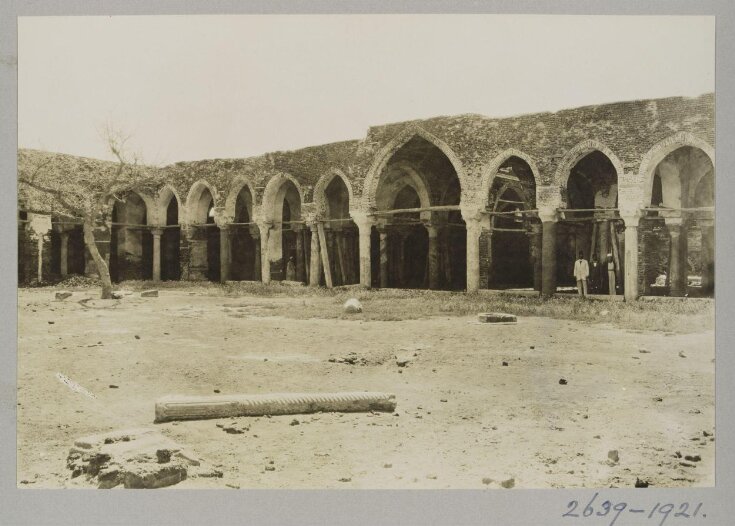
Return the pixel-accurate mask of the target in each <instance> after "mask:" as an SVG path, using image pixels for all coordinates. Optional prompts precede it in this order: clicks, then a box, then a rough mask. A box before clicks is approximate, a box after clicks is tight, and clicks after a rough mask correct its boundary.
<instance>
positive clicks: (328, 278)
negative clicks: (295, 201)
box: [317, 223, 333, 289]
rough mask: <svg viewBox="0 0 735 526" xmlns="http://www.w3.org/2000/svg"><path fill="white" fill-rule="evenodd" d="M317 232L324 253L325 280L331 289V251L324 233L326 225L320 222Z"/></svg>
mask: <svg viewBox="0 0 735 526" xmlns="http://www.w3.org/2000/svg"><path fill="white" fill-rule="evenodd" d="M317 232H318V233H319V248H320V249H321V254H322V267H324V281H325V282H326V284H327V288H328V289H331V288H332V287H333V284H332V270H331V269H330V268H329V251H328V250H327V237H326V236H325V235H324V225H323V224H322V223H319V224H318V225H317Z"/></svg>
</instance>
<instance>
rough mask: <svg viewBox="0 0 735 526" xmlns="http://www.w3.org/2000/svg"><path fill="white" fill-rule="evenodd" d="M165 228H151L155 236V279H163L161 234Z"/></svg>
mask: <svg viewBox="0 0 735 526" xmlns="http://www.w3.org/2000/svg"><path fill="white" fill-rule="evenodd" d="M162 234H163V228H151V235H152V236H153V281H161V235H162Z"/></svg>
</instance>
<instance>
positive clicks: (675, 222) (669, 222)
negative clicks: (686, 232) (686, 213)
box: [664, 217, 684, 232]
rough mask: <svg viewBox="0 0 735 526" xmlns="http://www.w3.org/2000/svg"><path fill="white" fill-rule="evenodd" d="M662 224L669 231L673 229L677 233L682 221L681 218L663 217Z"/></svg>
mask: <svg viewBox="0 0 735 526" xmlns="http://www.w3.org/2000/svg"><path fill="white" fill-rule="evenodd" d="M664 222H665V223H666V226H667V227H669V229H673V230H676V231H677V232H678V231H679V229H680V228H681V225H682V223H683V222H684V220H683V219H682V218H681V217H665V218H664Z"/></svg>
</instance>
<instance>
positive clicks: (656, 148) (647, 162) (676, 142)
mask: <svg viewBox="0 0 735 526" xmlns="http://www.w3.org/2000/svg"><path fill="white" fill-rule="evenodd" d="M684 146H691V147H693V148H698V149H700V150H702V151H703V152H704V153H705V154H707V157H709V160H710V162H711V163H712V167H713V168H714V166H715V149H714V147H713V146H712V145H711V144H709V143H708V142H707V141H705V140H704V139H701V138H699V137H697V136H696V135H694V134H693V133H690V132H679V133H676V134H674V135H672V136H670V137H667V138H666V139H663V140H662V141H659V142H657V143H656V144H654V145H653V146H652V147H651V148H650V149H649V150H648V151H647V152H646V154H645V155H644V156H643V158H642V159H641V164H640V168H639V169H638V184H639V185H640V191H639V195H640V197H641V201H640V203H639V204H640V206H641V207H642V208H643V207H646V206H648V205H649V204H650V202H651V192H652V190H653V174H654V172H655V171H656V167H657V166H658V163H660V162H661V161H663V160H664V158H665V157H666V156H667V155H669V154H670V153H671V152H673V151H674V150H678V149H679V148H682V147H684Z"/></svg>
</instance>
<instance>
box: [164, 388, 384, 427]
mask: <svg viewBox="0 0 735 526" xmlns="http://www.w3.org/2000/svg"><path fill="white" fill-rule="evenodd" d="M395 408H396V397H395V395H393V394H388V393H371V392H363V393H360V392H354V393H310V394H305V393H277V394H265V395H226V396H166V397H163V398H161V399H159V400H158V401H156V418H155V422H156V423H159V422H170V421H172V420H203V419H207V418H230V417H237V416H263V415H294V414H307V413H318V412H320V411H321V412H325V413H326V412H348V413H354V412H368V411H384V412H393V411H394V410H395Z"/></svg>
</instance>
